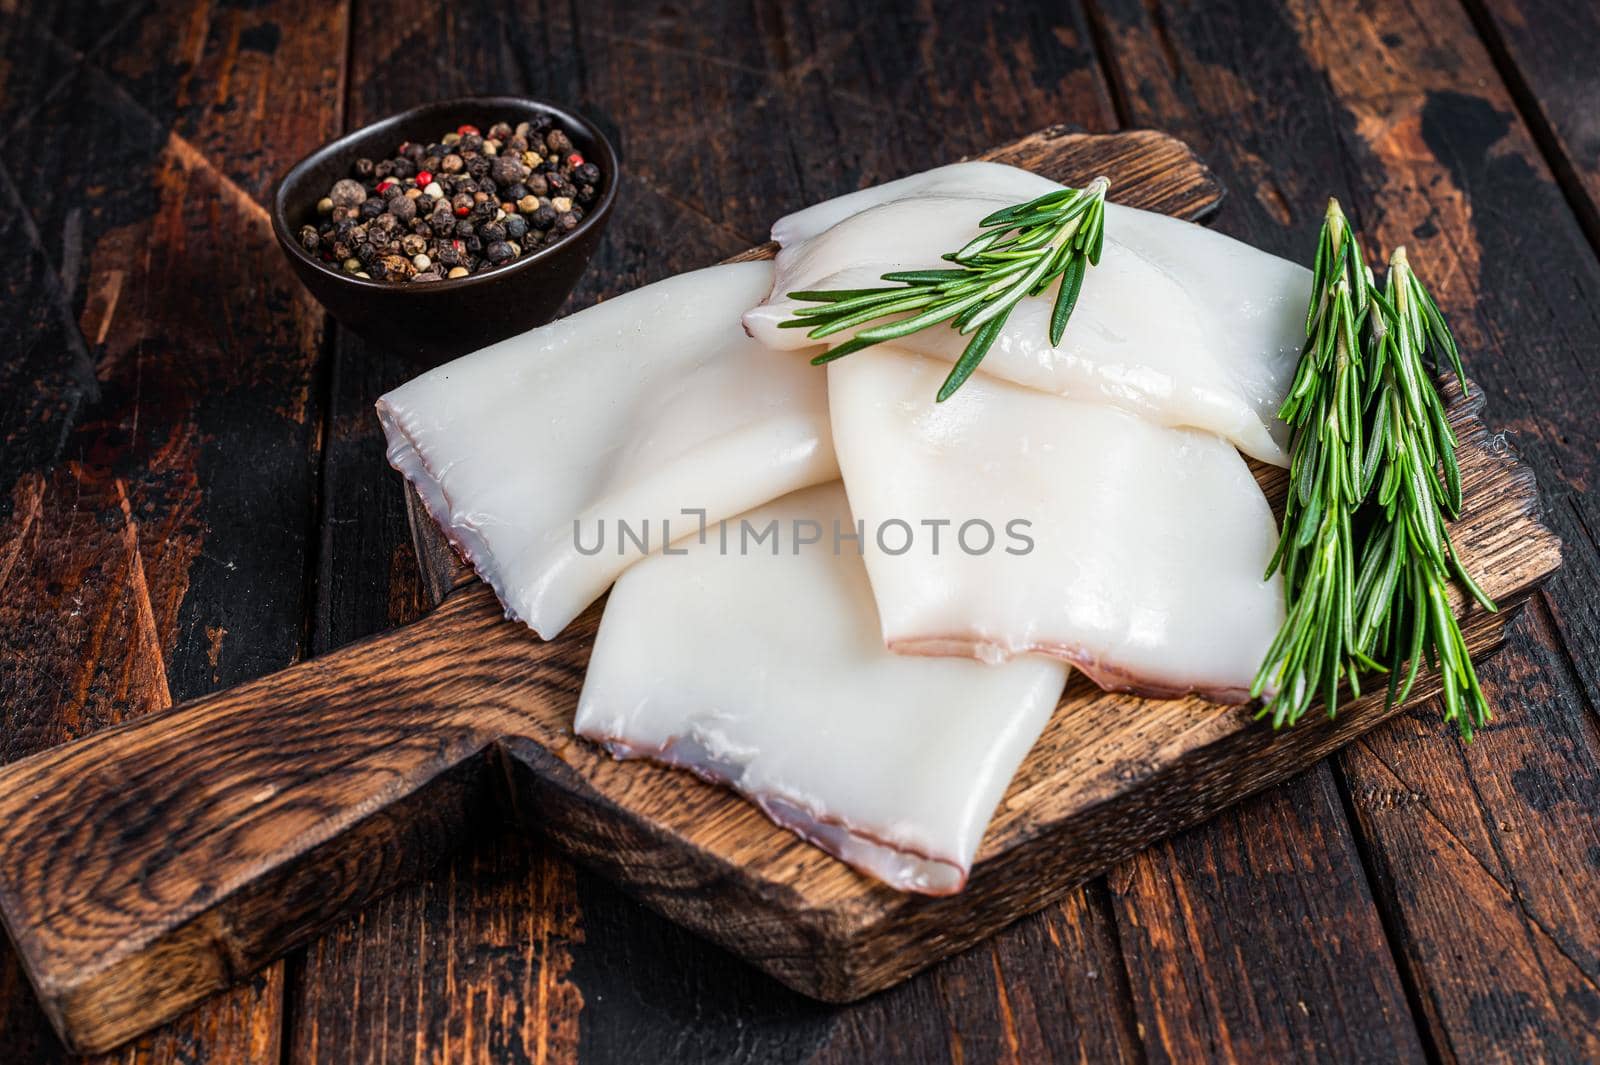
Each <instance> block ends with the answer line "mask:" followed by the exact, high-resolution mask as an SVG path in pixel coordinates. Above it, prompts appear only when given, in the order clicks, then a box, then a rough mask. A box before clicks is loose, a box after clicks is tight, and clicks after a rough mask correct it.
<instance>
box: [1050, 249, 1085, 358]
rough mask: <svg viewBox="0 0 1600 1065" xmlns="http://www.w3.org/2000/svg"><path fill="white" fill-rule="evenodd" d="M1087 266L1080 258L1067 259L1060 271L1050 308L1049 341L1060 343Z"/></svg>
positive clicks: (1076, 301)
mask: <svg viewBox="0 0 1600 1065" xmlns="http://www.w3.org/2000/svg"><path fill="white" fill-rule="evenodd" d="M1087 270H1088V267H1087V266H1086V265H1085V264H1084V261H1083V259H1082V258H1075V259H1069V260H1068V261H1067V264H1066V266H1065V267H1064V268H1063V269H1062V271H1061V287H1060V288H1059V289H1058V290H1057V291H1056V302H1055V306H1054V307H1052V308H1051V310H1050V343H1051V344H1059V343H1061V337H1062V334H1064V333H1065V332H1066V331H1067V319H1069V318H1071V317H1072V311H1073V309H1074V308H1075V307H1076V306H1077V305H1078V292H1079V291H1080V290H1081V289H1082V288H1083V276H1084V274H1085V273H1086V272H1087Z"/></svg>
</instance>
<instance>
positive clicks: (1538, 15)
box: [1466, 0, 1600, 248]
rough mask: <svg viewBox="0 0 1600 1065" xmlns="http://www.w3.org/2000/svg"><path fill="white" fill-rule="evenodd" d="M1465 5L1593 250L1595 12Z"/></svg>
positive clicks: (1575, 6) (1598, 234)
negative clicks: (1586, 234) (1593, 61)
mask: <svg viewBox="0 0 1600 1065" xmlns="http://www.w3.org/2000/svg"><path fill="white" fill-rule="evenodd" d="M1466 8H1467V11H1468V12H1469V13H1470V14H1471V16H1472V19H1473V22H1474V24H1475V27H1476V29H1477V30H1478V32H1479V33H1480V34H1481V35H1482V37H1483V40H1484V44H1485V46H1486V47H1487V48H1488V50H1489V53H1490V56H1491V58H1492V59H1493V60H1494V63H1495V66H1496V68H1497V69H1498V71H1499V73H1500V75H1501V77H1502V78H1504V79H1505V83H1506V88H1507V90H1508V91H1509V92H1510V93H1511V95H1512V97H1513V98H1514V99H1515V100H1516V103H1517V107H1518V110H1519V111H1520V112H1521V113H1522V116H1523V119H1524V121H1526V122H1527V124H1528V127H1529V132H1530V133H1532V134H1533V136H1534V137H1535V138H1536V139H1537V140H1538V142H1539V146H1540V148H1541V149H1542V150H1543V152H1544V155H1545V158H1546V159H1548V160H1549V163H1550V168H1551V170H1552V171H1553V173H1554V176H1555V178H1556V180H1557V181H1558V182H1560V184H1561V186H1562V189H1563V191H1564V192H1566V194H1567V199H1568V201H1569V202H1570V203H1571V204H1572V208H1573V212H1574V213H1575V214H1576V215H1577V216H1578V219H1579V221H1580V222H1581V224H1582V225H1583V228H1584V230H1585V231H1586V232H1587V233H1588V235H1589V241H1590V243H1591V244H1593V245H1594V246H1595V247H1596V248H1600V125H1597V124H1596V122H1595V118H1594V112H1595V107H1596V103H1597V101H1596V95H1595V88H1594V68H1593V65H1592V63H1591V60H1592V58H1593V52H1594V47H1593V45H1594V42H1596V41H1600V7H1596V5H1594V4H1592V3H1588V2H1587V0H1549V2H1547V3H1539V4H1537V5H1532V6H1530V5H1526V4H1517V3H1512V2H1510V0H1466ZM1579 42H1585V44H1579Z"/></svg>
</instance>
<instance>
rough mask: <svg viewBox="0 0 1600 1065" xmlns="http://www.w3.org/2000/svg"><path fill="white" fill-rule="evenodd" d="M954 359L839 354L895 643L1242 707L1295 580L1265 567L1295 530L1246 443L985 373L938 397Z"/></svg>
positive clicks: (835, 400)
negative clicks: (1064, 667) (1265, 490)
mask: <svg viewBox="0 0 1600 1065" xmlns="http://www.w3.org/2000/svg"><path fill="white" fill-rule="evenodd" d="M947 370H948V366H946V365H945V364H944V363H942V362H938V361H934V360H931V359H927V358H923V357H921V356H917V355H911V354H907V353H903V352H899V351H896V350H895V349H893V348H882V347H880V348H869V349H867V350H866V351H862V352H859V353H857V354H855V355H852V356H850V357H849V358H847V359H841V360H840V361H839V362H836V363H832V364H831V365H830V366H829V367H828V392H829V396H830V401H831V405H832V410H833V433H834V446H835V448H837V450H838V454H839V463H840V466H841V468H842V469H843V471H844V483H845V485H846V487H847V489H848V490H849V495H850V504H851V508H852V510H853V511H854V513H855V516H856V518H858V519H860V520H862V521H864V522H865V525H866V531H867V537H866V540H867V544H866V564H867V572H868V574H869V575H870V577H871V581H872V591H873V595H874V598H875V599H876V602H877V607H878V615H879V617H880V618H881V619H882V625H883V637H884V640H885V642H886V643H887V644H888V646H889V647H890V648H891V649H893V650H895V651H899V652H902V653H906V654H930V655H950V654H963V655H971V656H973V657H975V658H980V659H983V660H985V661H1003V660H1006V659H1008V658H1010V657H1011V656H1013V655H1020V654H1026V653H1030V652H1032V653H1038V654H1046V655H1052V656H1055V657H1058V658H1061V659H1063V660H1065V661H1068V662H1071V663H1072V664H1073V665H1075V666H1077V667H1078V668H1080V669H1081V670H1083V671H1084V672H1085V673H1087V674H1088V675H1089V676H1090V677H1091V678H1092V679H1093V680H1094V681H1095V682H1096V683H1097V684H1099V685H1100V686H1101V687H1103V688H1106V689H1109V690H1114V691H1129V692H1134V693H1137V694H1141V695H1150V696H1159V697H1165V696H1176V695H1181V694H1184V693H1188V692H1195V693H1199V694H1202V695H1205V696H1207V697H1209V698H1212V699H1216V700H1218V701H1222V702H1242V701H1244V699H1245V698H1246V696H1247V693H1248V690H1249V687H1250V683H1251V681H1252V679H1253V678H1254V676H1255V672H1256V669H1257V668H1258V667H1259V665H1260V664H1261V660H1262V658H1263V657H1264V656H1265V654H1266V651H1267V648H1268V646H1269V644H1270V643H1271V641H1272V638H1273V636H1274V634H1275V633H1276V632H1277V629H1278V627H1279V625H1280V624H1281V623H1282V621H1283V593H1282V585H1281V581H1280V580H1279V579H1278V578H1273V579H1272V580H1271V581H1266V580H1263V579H1262V574H1263V573H1265V572H1266V568H1267V562H1268V560H1269V559H1270V558H1271V557H1272V552H1273V548H1274V546H1275V543H1276V539H1277V530H1276V526H1275V523H1274V521H1273V517H1272V511H1271V509H1270V508H1269V507H1268V505H1267V501H1266V498H1265V497H1264V496H1263V495H1262V493H1261V489H1260V487H1259V486H1258V485H1257V484H1256V481H1255V478H1254V477H1252V476H1251V474H1250V470H1249V468H1248V467H1247V466H1246V464H1245V461H1244V459H1243V458H1241V457H1240V456H1239V453H1238V452H1237V451H1235V450H1234V449H1233V447H1232V446H1230V445H1229V444H1228V443H1227V442H1226V441H1223V440H1221V439H1219V438H1218V437H1216V436H1213V435H1211V434H1210V433H1203V432H1199V431H1197V430H1191V429H1170V428H1166V427H1164V426H1158V425H1152V424H1151V423H1149V422H1147V421H1145V420H1143V419H1141V418H1139V417H1137V416H1135V415H1132V414H1129V413H1127V412H1126V411H1124V410H1121V409H1119V408H1117V407H1113V406H1109V405H1106V404H1103V403H1084V402H1079V401H1075V400H1069V399H1064V398H1062V397H1059V396H1051V395H1047V394H1045V393H1043V392H1037V391H1034V390H1032V389H1027V388H1021V387H1018V386H1016V385H1013V384H1010V383H1008V382H1005V381H1000V380H997V379H995V378H990V377H984V376H983V375H981V374H980V375H977V376H974V377H973V378H972V379H971V380H970V381H968V382H967V384H966V385H965V386H963V387H962V389H961V390H960V391H959V392H957V393H956V394H955V395H954V396H952V397H951V398H950V399H948V400H946V401H945V402H944V403H935V402H934V399H933V395H934V391H935V389H936V388H937V387H938V384H939V381H940V380H941V379H942V378H943V377H944V375H945V373H946V371H947ZM941 521H942V522H946V523H948V524H946V525H943V526H935V525H930V524H928V523H930V522H932V523H937V522H941ZM975 521H976V522H985V523H987V527H988V528H989V529H992V530H993V537H994V539H993V544H992V546H989V537H988V534H987V533H986V532H985V527H984V526H983V525H981V524H974V525H971V526H968V527H967V528H966V529H965V530H964V532H965V535H963V525H964V524H965V523H967V522H975ZM897 522H898V523H904V524H905V525H907V526H910V529H909V532H911V533H913V534H914V535H913V536H908V535H907V530H905V529H902V528H901V527H900V526H899V525H897V524H894V523H897ZM1014 522H1026V523H1028V524H1027V525H1015V524H1013V523H1014ZM935 532H938V534H939V535H938V540H937V545H936V544H935V540H934V538H933V534H934V533H935ZM908 540H909V541H910V547H909V549H908V550H904V551H903V552H902V551H901V549H902V548H903V547H904V546H905V544H906V543H907V541H908ZM1030 542H1031V549H1030ZM986 546H988V547H989V549H988V550H982V549H983V548H985V547H986Z"/></svg>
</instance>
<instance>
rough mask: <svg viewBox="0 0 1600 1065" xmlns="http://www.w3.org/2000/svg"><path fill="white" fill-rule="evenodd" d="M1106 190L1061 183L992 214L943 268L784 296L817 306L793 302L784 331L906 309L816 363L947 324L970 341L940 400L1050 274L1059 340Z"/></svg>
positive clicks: (1092, 256) (1098, 241) (1098, 243)
mask: <svg viewBox="0 0 1600 1065" xmlns="http://www.w3.org/2000/svg"><path fill="white" fill-rule="evenodd" d="M1108 188H1110V182H1109V181H1107V180H1106V179H1105V178H1103V177H1097V178H1095V179H1094V180H1093V181H1091V182H1090V183H1089V184H1088V186H1087V187H1085V188H1083V189H1070V188H1068V189H1061V190H1059V191H1056V192H1051V193H1046V194H1045V195H1043V196H1040V197H1039V198H1038V199H1034V200H1030V201H1028V202H1027V203H1023V204H1017V205H1016V206H1013V207H1007V208H1005V209H1003V210H1000V211H996V212H995V213H993V214H991V215H989V216H988V217H987V218H985V219H984V220H983V221H981V222H979V223H978V226H979V228H980V229H981V230H984V232H982V233H980V234H979V235H978V236H976V237H974V238H973V239H972V240H971V241H969V242H968V243H967V245H966V247H964V248H962V249H961V250H960V251H954V252H948V253H946V254H945V255H944V256H943V257H944V258H945V259H947V260H948V261H950V262H952V263H955V264H956V265H955V266H954V267H952V268H950V269H939V270H900V271H896V272H893V273H888V274H884V275H883V280H885V281H891V282H895V284H894V285H892V286H889V287H884V288H858V289H839V290H826V291H811V292H791V293H789V296H790V297H791V298H792V299H797V300H802V301H805V302H808V303H816V304H819V306H816V307H802V308H800V309H799V310H797V311H795V312H794V317H793V318H790V319H788V320H787V321H784V322H782V323H781V327H782V328H786V329H808V330H810V332H808V333H807V334H806V336H808V337H810V338H812V339H814V340H821V339H823V338H824V337H829V336H832V335H834V334H835V333H840V332H843V331H844V330H846V329H854V328H855V327H857V326H860V325H864V324H866V323H867V322H874V321H878V320H879V319H882V318H887V317H889V316H891V315H909V317H903V318H896V319H895V320H893V321H890V322H885V323H883V324H880V325H874V326H869V327H868V328H866V329H863V330H861V331H860V332H858V333H856V335H855V336H853V337H851V338H850V339H849V340H847V341H845V342H844V343H843V344H840V345H838V346H837V347H835V348H832V349H830V350H829V351H827V352H824V353H823V354H821V355H818V356H817V357H816V358H814V359H812V360H811V362H812V365H821V364H823V363H826V362H832V361H833V360H834V359H842V358H844V357H845V356H846V355H850V354H852V353H854V352H857V351H860V350H861V349H863V348H868V347H871V346H872V345H874V344H881V343H883V342H884V341H886V340H895V339H897V338H899V337H903V336H906V335H908V334H910V333H915V332H917V331H918V330H920V329H926V328H928V327H929V326H932V325H937V324H939V323H940V322H945V321H949V322H950V325H951V326H952V327H953V328H954V329H956V330H958V331H959V332H960V333H961V334H962V335H963V336H965V335H967V334H971V335H972V339H971V340H970V341H969V342H968V343H967V346H966V349H965V350H964V351H963V352H962V353H961V357H960V358H959V359H957V360H956V363H955V366H954V367H953V368H952V369H951V371H950V376H948V377H947V378H945V381H944V384H943V385H942V386H940V388H939V395H938V398H939V402H941V403H942V402H944V401H945V400H946V399H949V398H950V396H951V395H952V394H954V393H955V391H956V389H958V388H960V387H961V386H962V384H963V383H965V382H966V380H967V378H969V377H971V376H972V373H973V371H974V370H976V369H977V368H978V364H979V363H980V362H982V361H983V357H984V356H985V355H987V354H988V352H989V348H990V347H992V346H993V344H994V342H995V340H996V339H997V338H998V337H999V336H1000V331H1001V330H1002V329H1004V328H1005V324H1006V319H1007V318H1008V317H1009V316H1010V314H1011V311H1012V308H1014V307H1015V306H1016V305H1017V304H1018V303H1019V302H1020V301H1021V300H1022V298H1023V297H1025V296H1037V295H1039V294H1040V293H1042V292H1043V291H1045V289H1047V288H1048V287H1049V286H1050V285H1051V284H1052V283H1053V282H1054V281H1055V280H1056V279H1057V278H1060V279H1061V287H1060V289H1059V290H1058V291H1057V293H1056V299H1055V304H1054V306H1053V308H1052V310H1051V314H1050V343H1051V344H1059V343H1060V342H1061V336H1062V334H1063V333H1064V332H1065V331H1066V328H1067V321H1068V319H1070V318H1071V317H1072V311H1073V308H1074V307H1076V306H1077V303H1078V294H1079V292H1081V291H1082V288H1083V277H1084V274H1085V272H1086V271H1087V270H1088V268H1089V267H1090V266H1092V265H1095V264H1097V263H1099V262H1100V252H1101V249H1102V247H1103V245H1104V242H1105V199H1106V190H1107V189H1108Z"/></svg>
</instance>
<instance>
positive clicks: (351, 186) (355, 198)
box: [328, 178, 367, 210]
mask: <svg viewBox="0 0 1600 1065" xmlns="http://www.w3.org/2000/svg"><path fill="white" fill-rule="evenodd" d="M328 196H329V198H330V199H332V200H333V206H334V209H335V210H337V209H338V208H340V207H346V208H348V207H356V206H358V205H359V204H360V203H361V202H362V201H363V200H365V199H366V198H367V190H366V189H364V188H362V187H361V182H359V181H355V180H352V179H351V178H343V179H341V180H339V181H335V182H334V183H333V189H332V191H330V192H329V193H328Z"/></svg>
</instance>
